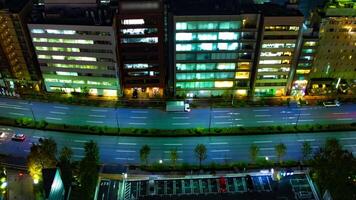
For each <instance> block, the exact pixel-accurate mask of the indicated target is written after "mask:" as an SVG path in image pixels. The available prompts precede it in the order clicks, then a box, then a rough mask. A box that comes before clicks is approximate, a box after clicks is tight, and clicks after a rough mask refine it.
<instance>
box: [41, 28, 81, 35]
mask: <svg viewBox="0 0 356 200" xmlns="http://www.w3.org/2000/svg"><path fill="white" fill-rule="evenodd" d="M45 31H46V33H48V34H63V35H74V34H75V31H74V30H56V29H46V30H45Z"/></svg>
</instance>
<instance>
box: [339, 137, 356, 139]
mask: <svg viewBox="0 0 356 200" xmlns="http://www.w3.org/2000/svg"><path fill="white" fill-rule="evenodd" d="M340 140H356V137H354V138H340Z"/></svg>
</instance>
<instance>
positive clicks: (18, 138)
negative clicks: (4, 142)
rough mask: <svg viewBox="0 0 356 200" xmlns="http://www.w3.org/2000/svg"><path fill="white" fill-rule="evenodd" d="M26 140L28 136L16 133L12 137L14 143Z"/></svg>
mask: <svg viewBox="0 0 356 200" xmlns="http://www.w3.org/2000/svg"><path fill="white" fill-rule="evenodd" d="M25 139H26V136H25V135H24V134H20V133H16V134H14V135H13V136H12V140H13V141H19V142H23V141H24V140H25Z"/></svg>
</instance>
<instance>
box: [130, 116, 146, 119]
mask: <svg viewBox="0 0 356 200" xmlns="http://www.w3.org/2000/svg"><path fill="white" fill-rule="evenodd" d="M130 118H131V119H147V117H137V116H133V117H130Z"/></svg>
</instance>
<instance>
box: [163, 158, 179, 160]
mask: <svg viewBox="0 0 356 200" xmlns="http://www.w3.org/2000/svg"><path fill="white" fill-rule="evenodd" d="M163 160H164V161H171V159H168V158H165V159H163ZM177 160H178V161H182V160H183V158H178V159H177Z"/></svg>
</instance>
